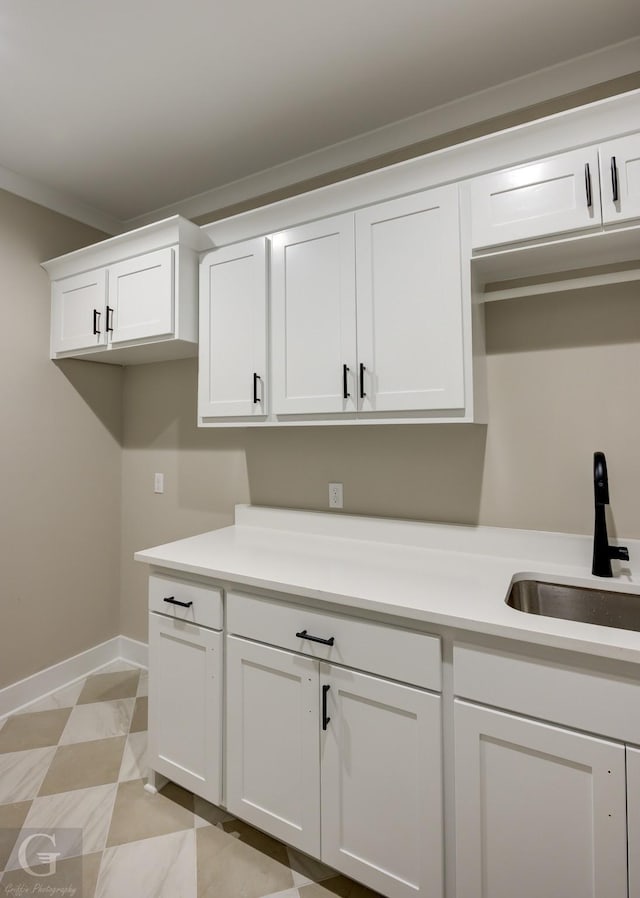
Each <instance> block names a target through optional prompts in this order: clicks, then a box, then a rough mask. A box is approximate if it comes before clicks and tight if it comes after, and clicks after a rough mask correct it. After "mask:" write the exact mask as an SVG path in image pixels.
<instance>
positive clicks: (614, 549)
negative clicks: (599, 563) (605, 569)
mask: <svg viewBox="0 0 640 898" xmlns="http://www.w3.org/2000/svg"><path fill="white" fill-rule="evenodd" d="M609 558H617V559H618V560H619V561H628V560H629V550H628V549H627V547H626V546H609Z"/></svg>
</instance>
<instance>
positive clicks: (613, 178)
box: [611, 156, 620, 203]
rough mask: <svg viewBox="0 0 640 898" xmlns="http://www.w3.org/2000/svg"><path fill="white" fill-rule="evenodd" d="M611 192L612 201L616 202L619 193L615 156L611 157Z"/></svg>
mask: <svg viewBox="0 0 640 898" xmlns="http://www.w3.org/2000/svg"><path fill="white" fill-rule="evenodd" d="M611 193H612V195H613V202H614V203H617V202H618V200H619V199H620V194H619V192H618V166H617V164H616V157H615V156H612V157H611Z"/></svg>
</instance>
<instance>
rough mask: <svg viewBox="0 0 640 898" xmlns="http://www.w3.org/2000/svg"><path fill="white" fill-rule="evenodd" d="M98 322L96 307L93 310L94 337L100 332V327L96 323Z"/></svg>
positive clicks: (98, 314)
mask: <svg viewBox="0 0 640 898" xmlns="http://www.w3.org/2000/svg"><path fill="white" fill-rule="evenodd" d="M99 324H100V312H99V311H98V310H97V309H94V310H93V335H94V337H95V336H97V335H98V334H99V333H100V328H99V327H98V325H99Z"/></svg>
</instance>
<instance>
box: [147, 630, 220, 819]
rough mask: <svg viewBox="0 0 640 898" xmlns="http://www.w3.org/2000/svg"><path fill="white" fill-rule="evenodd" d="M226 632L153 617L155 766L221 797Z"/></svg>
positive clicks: (208, 796) (151, 731)
mask: <svg viewBox="0 0 640 898" xmlns="http://www.w3.org/2000/svg"><path fill="white" fill-rule="evenodd" d="M222 644H223V637H222V633H220V632H216V631H215V630H207V629H206V628H205V627H198V626H196V625H195V624H188V623H186V622H184V621H180V620H176V619H173V618H168V617H164V616H163V615H161V614H155V613H153V614H150V615H149V671H150V677H149V766H150V767H151V768H152V769H153V770H156V771H157V772H158V773H162V774H163V775H164V776H167V777H169V779H171V780H173V781H174V782H176V783H178V784H179V785H181V786H184V787H185V788H186V789H190V790H191V791H192V792H195V793H196V795H200V796H202V798H206V799H208V800H209V801H211V802H213V803H214V804H219V803H220V801H221V769H222V765H221V758H222V735H221V734H222V728H221V716H222Z"/></svg>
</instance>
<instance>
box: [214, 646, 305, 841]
mask: <svg viewBox="0 0 640 898" xmlns="http://www.w3.org/2000/svg"><path fill="white" fill-rule="evenodd" d="M319 706H320V703H319V692H318V662H317V661H313V660H311V659H310V658H303V657H301V656H300V655H294V654H293V653H292V652H285V651H282V650H281V649H275V648H269V647H267V646H264V645H258V644H256V643H252V642H248V641H247V640H244V639H239V638H236V637H234V636H228V637H227V756H226V757H227V762H226V766H227V791H226V803H227V807H228V809H229V811H230V812H231V813H232V814H237V815H238V817H240V818H241V819H242V820H246V821H247V822H248V823H252V824H253V825H254V826H257V827H258V828H259V829H263V830H265V831H266V832H268V833H271V834H272V835H273V836H275V837H276V838H278V839H282V840H283V841H284V842H287V843H288V844H289V845H293V846H294V847H295V848H299V849H300V850H301V851H305V852H307V853H309V854H313V855H315V856H316V857H317V856H318V854H319V852H320V767H319V741H320V735H319V734H320V718H319Z"/></svg>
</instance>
